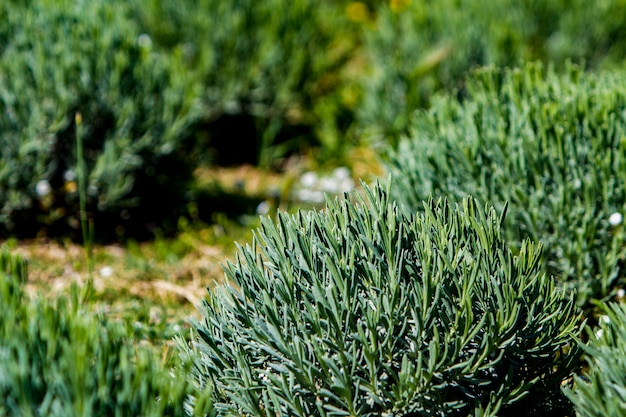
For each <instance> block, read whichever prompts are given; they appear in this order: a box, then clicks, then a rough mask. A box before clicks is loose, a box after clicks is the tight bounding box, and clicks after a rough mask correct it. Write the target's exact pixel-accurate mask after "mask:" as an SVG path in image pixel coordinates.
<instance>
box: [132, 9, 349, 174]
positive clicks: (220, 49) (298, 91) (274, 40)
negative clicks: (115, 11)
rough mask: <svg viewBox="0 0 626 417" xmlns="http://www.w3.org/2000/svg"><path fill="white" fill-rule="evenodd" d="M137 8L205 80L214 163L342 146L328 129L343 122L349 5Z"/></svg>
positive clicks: (151, 31) (155, 34) (145, 23)
mask: <svg viewBox="0 0 626 417" xmlns="http://www.w3.org/2000/svg"><path fill="white" fill-rule="evenodd" d="M134 4H135V10H136V12H135V13H136V15H137V16H138V20H139V22H140V24H141V28H142V31H145V32H146V33H147V34H148V35H150V38H151V39H153V42H154V44H155V46H158V47H160V48H162V49H164V50H166V51H170V52H171V53H172V54H174V55H176V56H177V57H179V58H180V59H181V61H182V62H183V65H184V68H185V71H188V72H190V73H193V74H194V76H195V77H197V78H198V79H199V80H200V82H201V84H202V91H201V92H200V95H201V97H202V98H203V103H204V105H205V109H206V113H205V114H204V121H205V123H206V124H205V126H204V128H205V132H199V146H203V145H205V146H206V147H205V148H202V149H203V151H204V152H206V150H207V149H206V148H209V149H212V152H213V159H214V160H217V161H218V162H219V163H224V164H229V163H240V162H248V163H250V162H251V163H256V162H260V163H261V164H268V163H269V162H270V161H271V160H272V159H273V158H274V157H276V156H283V155H284V154H285V153H286V152H288V151H291V150H293V149H294V148H295V149H297V148H298V147H300V146H309V147H310V146H314V145H317V142H318V141H326V144H327V145H328V146H331V142H332V140H335V141H336V140H338V139H337V138H336V137H332V138H331V136H332V135H331V134H330V133H325V132H327V131H332V130H333V129H331V128H330V127H328V125H333V126H334V125H335V124H336V123H338V122H340V121H337V120H335V119H336V118H337V117H338V116H339V113H340V112H341V109H334V108H333V103H335V101H336V100H335V97H336V92H337V90H338V89H339V85H340V83H341V68H342V66H343V64H344V63H345V61H346V60H347V57H348V54H349V53H350V52H351V48H352V45H353V43H354V42H355V39H356V32H354V34H353V32H351V31H350V25H349V23H350V22H348V21H347V20H346V19H345V16H344V15H343V8H342V7H340V6H339V5H337V4H335V3H334V2H329V1H322V2H320V1H315V0H263V1H257V0H238V1H228V2H224V1H220V0H185V1H182V2H181V1H176V0H166V1H162V0H159V1H157V0H152V1H149V2H145V1H138V2H135V3H134ZM318 104H319V105H318ZM322 119H323V122H321V123H320V121H321V120H322ZM318 124H321V125H323V126H324V127H320V128H319V129H318V127H317V125H318ZM316 130H318V131H317V132H315V131H316ZM322 130H323V132H322ZM203 133H204V134H206V135H208V138H205V139H204V140H202V134H203ZM335 136H337V134H335ZM336 146H339V145H338V144H336Z"/></svg>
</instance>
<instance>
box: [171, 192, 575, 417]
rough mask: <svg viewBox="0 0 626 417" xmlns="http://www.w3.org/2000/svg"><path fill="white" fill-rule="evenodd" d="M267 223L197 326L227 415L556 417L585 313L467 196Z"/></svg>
mask: <svg viewBox="0 0 626 417" xmlns="http://www.w3.org/2000/svg"><path fill="white" fill-rule="evenodd" d="M366 193H367V198H366V199H365V200H359V202H358V203H357V204H353V203H352V202H349V201H342V202H337V201H335V202H329V203H328V205H327V208H326V211H324V212H308V213H298V214H296V215H293V216H290V215H288V214H279V216H278V219H277V220H276V222H275V223H274V222H272V221H270V220H268V219H265V220H264V222H263V225H262V227H261V229H260V230H258V232H257V234H256V237H255V239H254V240H253V242H252V244H251V245H248V246H246V247H242V248H240V252H239V257H238V259H237V262H236V263H235V264H228V266H227V268H226V273H227V275H228V277H229V278H230V279H231V280H232V285H226V286H223V287H220V288H218V289H216V290H215V291H211V292H210V293H209V295H208V297H207V299H206V300H205V302H204V303H203V308H202V311H203V313H204V316H205V317H204V319H203V321H202V322H197V323H195V326H194V327H195V329H196V339H197V340H196V342H195V345H194V346H196V348H195V349H190V348H187V347H185V345H184V344H181V345H182V346H183V348H184V349H185V350H186V351H187V352H188V354H189V355H191V356H192V358H193V361H194V367H193V369H194V374H195V378H196V379H197V383H198V384H199V386H200V387H203V386H205V385H214V387H215V390H214V400H215V408H216V410H217V411H218V412H219V413H223V414H224V415H231V414H233V415H234V414H237V415H243V414H246V415H254V416H261V415H263V416H265V415H268V416H269V415H297V416H319V415H326V416H339V415H353V416H375V415H376V416H380V415H394V416H397V415H407V416H408V415H428V416H434V415H437V416H444V415H501V416H502V415H517V413H518V411H517V410H520V409H523V410H524V412H525V415H563V414H562V413H564V412H565V410H567V409H568V408H569V404H568V402H567V401H565V400H564V396H563V395H562V393H561V390H560V385H561V383H562V382H563V381H564V379H565V378H566V377H567V376H568V375H569V374H570V373H571V372H572V370H573V369H574V368H575V363H576V359H577V358H578V355H579V352H578V349H577V347H576V346H575V344H574V345H572V344H571V341H572V335H574V334H577V332H578V325H579V324H578V322H579V316H578V315H577V313H576V311H575V307H574V304H573V302H572V301H566V297H565V295H564V293H563V292H562V291H560V290H555V288H554V286H553V282H552V280H551V279H550V278H548V277H546V276H545V275H544V274H542V273H541V272H540V268H539V266H538V261H539V251H538V248H537V247H536V246H534V245H532V244H530V243H527V244H525V245H524V246H523V247H522V249H521V251H520V252H519V255H518V256H517V257H513V256H512V255H511V252H510V251H509V250H508V249H507V247H506V245H505V243H504V240H503V239H502V237H501V235H500V224H501V222H502V221H503V219H502V216H501V215H498V214H497V213H496V211H495V210H493V209H486V210H483V209H481V208H480V206H478V205H477V203H476V202H475V201H474V200H471V199H467V200H464V201H463V202H462V205H460V206H455V205H451V204H448V203H447V202H446V201H444V200H440V201H438V202H434V201H432V200H431V201H430V202H429V203H425V204H424V207H423V210H422V212H421V213H418V214H413V213H411V212H408V211H405V210H403V209H402V208H400V207H398V206H396V204H395V203H393V202H391V201H390V200H389V193H388V191H386V190H384V189H382V188H380V187H375V188H374V189H373V190H369V189H366Z"/></svg>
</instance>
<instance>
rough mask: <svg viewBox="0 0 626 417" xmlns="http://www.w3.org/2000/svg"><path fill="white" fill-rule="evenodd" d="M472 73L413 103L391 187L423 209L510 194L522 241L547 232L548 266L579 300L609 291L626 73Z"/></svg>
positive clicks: (516, 239) (536, 69)
mask: <svg viewBox="0 0 626 417" xmlns="http://www.w3.org/2000/svg"><path fill="white" fill-rule="evenodd" d="M467 84H468V85H467V90H468V94H467V97H466V98H465V99H464V100H462V101H458V100H457V99H455V98H451V97H446V96H441V97H438V98H437V100H435V101H434V104H433V106H432V108H431V109H430V110H429V111H425V112H420V113H418V114H416V116H415V118H414V120H413V122H412V125H411V126H412V127H411V133H410V135H409V136H408V137H407V138H405V139H404V140H403V141H402V142H401V144H400V147H399V149H398V150H397V151H395V152H394V153H393V155H392V157H391V158H390V162H389V170H390V171H391V174H392V182H393V183H394V188H393V190H394V196H395V197H396V198H398V199H399V200H400V201H403V202H404V203H406V204H408V205H409V206H410V207H412V208H414V209H419V208H420V207H421V203H420V202H421V200H422V199H424V198H426V197H427V196H429V195H431V194H432V195H435V196H445V197H447V198H449V199H451V200H453V201H460V200H461V199H462V198H464V197H465V196H466V195H468V194H469V195H472V196H474V197H475V198H477V199H478V200H479V201H482V202H488V203H489V204H493V205H494V206H495V207H499V208H501V207H503V206H504V205H505V204H506V203H507V202H508V207H509V215H508V218H507V221H506V222H505V224H504V230H503V235H504V237H505V238H506V240H507V241H508V242H509V243H510V245H511V247H512V249H513V250H514V251H517V250H519V249H520V247H521V245H522V242H523V240H524V239H526V238H530V239H531V240H534V241H541V242H542V243H543V244H544V247H545V250H544V255H545V256H544V259H545V262H542V265H543V266H544V268H545V270H546V271H547V273H548V274H550V275H554V276H555V277H556V279H557V280H558V281H560V282H561V283H566V285H567V286H568V287H575V288H576V289H577V292H578V301H579V302H580V303H581V304H585V303H587V302H588V301H589V300H591V299H593V298H598V299H601V298H603V297H606V296H608V295H610V294H611V292H612V290H613V289H614V288H615V287H616V286H619V285H623V281H621V280H620V279H619V277H620V271H621V263H622V261H623V259H624V256H625V255H626V252H625V240H624V238H625V235H624V232H623V228H622V226H621V224H620V222H621V218H622V217H621V214H622V213H623V212H624V209H625V208H626V186H625V184H626V141H625V140H624V138H625V137H626V112H624V108H626V76H625V75H624V74H623V73H609V72H601V73H592V74H586V73H584V72H582V71H581V70H580V69H578V68H577V67H575V66H569V67H568V68H567V71H566V72H565V73H563V74H562V75H557V74H556V73H555V72H554V71H553V70H551V69H545V68H543V67H542V66H541V65H536V64H529V65H526V66H524V67H523V68H521V69H514V70H499V69H483V70H480V71H478V72H476V73H474V75H473V76H472V77H470V78H469V80H468V82H467Z"/></svg>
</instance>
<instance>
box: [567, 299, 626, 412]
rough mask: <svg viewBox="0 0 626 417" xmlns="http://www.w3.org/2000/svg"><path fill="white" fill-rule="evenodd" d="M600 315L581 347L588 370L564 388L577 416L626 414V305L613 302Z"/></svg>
mask: <svg viewBox="0 0 626 417" xmlns="http://www.w3.org/2000/svg"><path fill="white" fill-rule="evenodd" d="M602 314H604V315H603V316H602V318H603V319H602V320H600V326H599V329H595V330H594V331H592V330H589V331H588V336H589V343H588V344H587V345H586V346H584V349H585V353H586V360H587V363H588V364H589V373H588V374H586V375H583V376H580V377H576V382H575V385H574V388H573V389H571V390H567V391H566V393H567V396H568V397H569V398H570V399H571V400H572V402H573V403H574V405H575V406H576V415H578V416H580V417H605V416H623V415H626V307H625V306H624V304H618V303H612V304H609V305H607V306H605V307H604V308H603V309H602Z"/></svg>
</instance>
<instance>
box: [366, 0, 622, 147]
mask: <svg viewBox="0 0 626 417" xmlns="http://www.w3.org/2000/svg"><path fill="white" fill-rule="evenodd" d="M372 3H374V2H372ZM377 3H378V4H377V5H372V6H371V9H372V10H373V11H374V12H375V14H376V18H375V23H374V24H371V25H364V26H363V28H364V51H365V55H366V56H367V57H368V62H369V64H370V65H371V68H370V69H369V72H368V73H367V75H366V76H364V77H361V80H362V90H363V102H362V104H361V105H359V106H358V107H357V109H358V110H357V117H358V128H359V130H361V134H362V135H365V136H366V137H368V138H369V139H370V140H371V139H373V140H374V142H375V143H377V144H380V143H381V142H382V144H384V143H388V141H389V140H391V141H392V142H393V143H395V142H396V141H397V140H398V139H399V137H400V136H401V135H402V134H404V133H406V129H407V128H408V127H409V122H410V117H411V114H412V112H413V111H414V110H415V109H416V108H423V107H427V106H428V104H430V98H431V96H432V95H433V93H435V92H436V91H438V90H440V89H444V90H446V91H449V92H451V91H454V90H456V91H458V92H459V94H461V95H462V94H463V93H464V91H465V89H464V82H463V80H464V77H465V74H466V73H467V72H468V71H469V70H472V69H475V68H477V67H481V66H484V65H496V66H512V65H518V64H519V63H520V62H521V61H534V60H541V61H544V62H551V63H554V64H555V65H556V66H557V67H558V68H564V66H565V63H566V61H568V60H571V61H574V62H576V63H582V62H585V63H586V64H587V66H588V67H590V68H596V67H607V66H611V65H614V64H616V63H621V62H622V61H623V60H624V58H625V57H626V47H625V46H624V45H626V42H624V40H625V39H626V29H625V28H624V25H623V20H622V19H621V16H623V15H624V12H626V2H624V1H623V0H612V1H599V2H587V1H582V0H575V1H567V2H563V1H562V0H548V1H542V2H534V1H515V0H497V1H492V2H489V3H484V2H480V1H472V0H469V1H456V0H443V1H437V2H432V1H428V0H413V1H390V2H377ZM583 27H584V28H585V30H584V31H581V28H583Z"/></svg>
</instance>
